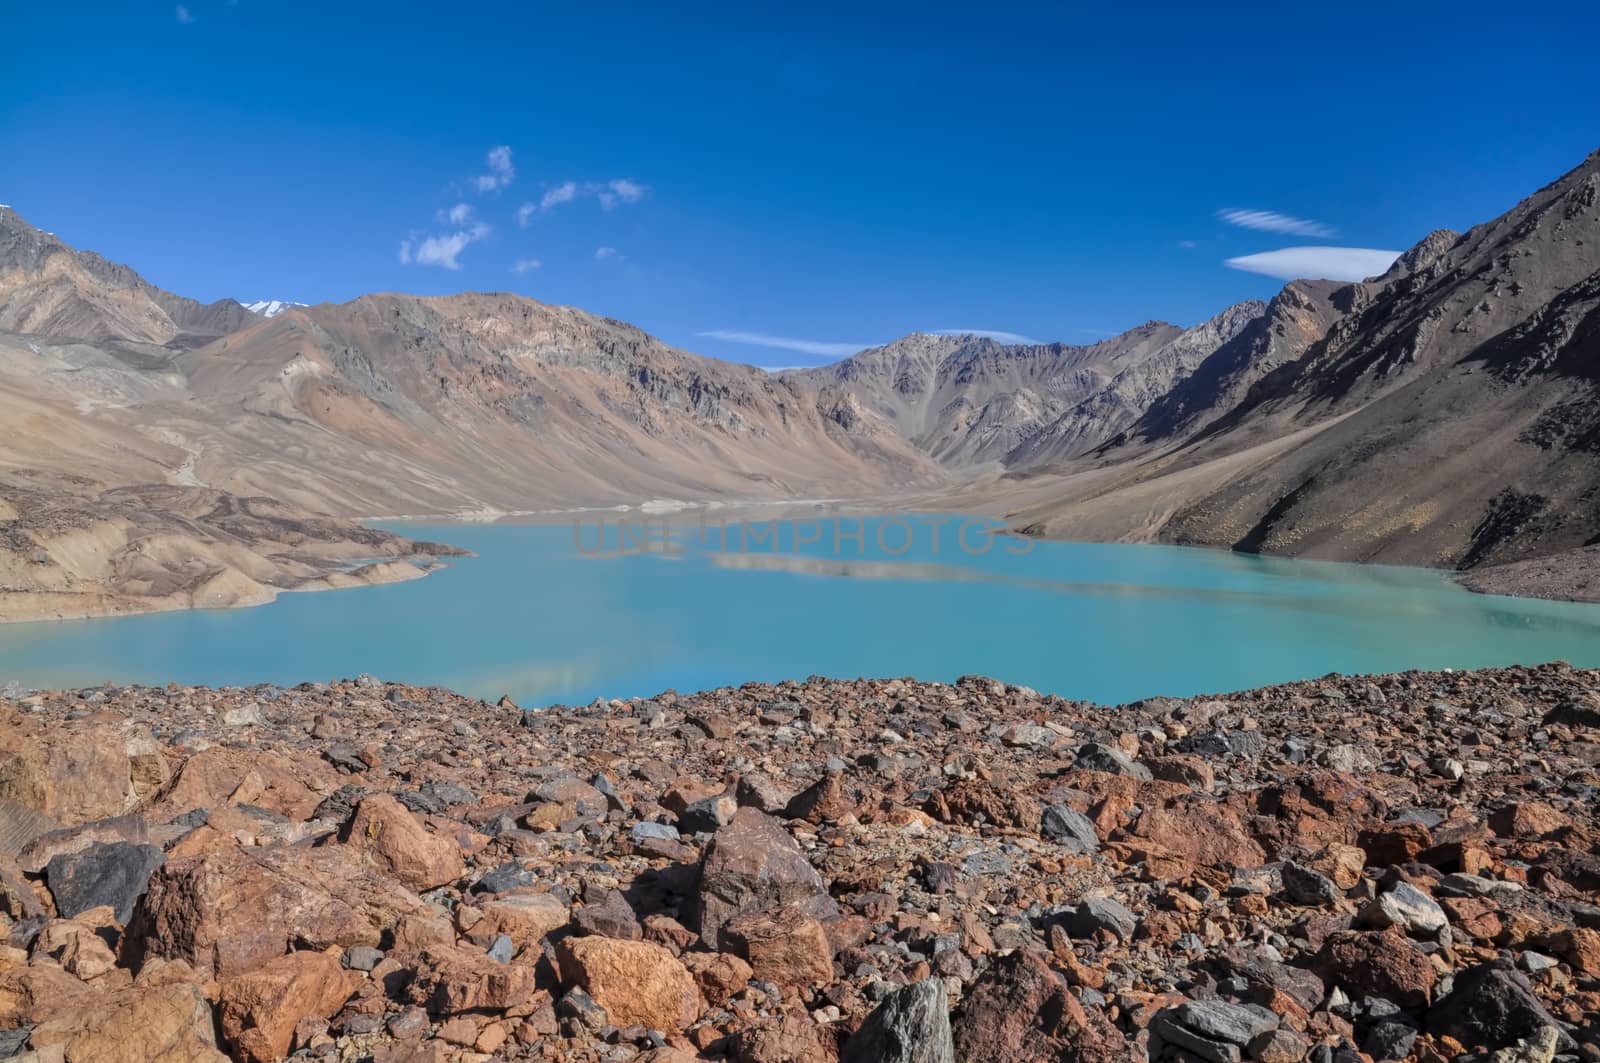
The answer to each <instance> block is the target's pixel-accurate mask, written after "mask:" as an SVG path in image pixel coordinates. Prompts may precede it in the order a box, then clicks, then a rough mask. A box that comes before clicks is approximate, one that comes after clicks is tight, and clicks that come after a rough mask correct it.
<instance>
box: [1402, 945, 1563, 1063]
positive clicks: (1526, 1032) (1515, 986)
mask: <svg viewBox="0 0 1600 1063" xmlns="http://www.w3.org/2000/svg"><path fill="white" fill-rule="evenodd" d="M1427 1024H1428V1032H1430V1033H1432V1034H1434V1035H1435V1036H1444V1037H1453V1038H1455V1039H1456V1040H1457V1041H1460V1042H1461V1043H1462V1044H1463V1045H1466V1046H1467V1047H1469V1048H1473V1047H1476V1048H1484V1049H1490V1050H1493V1049H1499V1048H1509V1047H1511V1046H1512V1045H1515V1044H1516V1043H1517V1042H1518V1041H1522V1040H1532V1039H1533V1038H1535V1037H1537V1036H1538V1035H1539V1033H1540V1031H1541V1030H1544V1029H1546V1028H1554V1029H1556V1030H1557V1031H1558V1033H1559V1035H1560V1036H1559V1038H1558V1047H1559V1048H1560V1049H1562V1050H1563V1051H1571V1050H1572V1048H1574V1047H1575V1045H1574V1043H1573V1041H1572V1038H1571V1036H1570V1035H1568V1034H1567V1033H1566V1031H1564V1030H1561V1028H1560V1027H1559V1026H1558V1025H1557V1024H1556V1020H1555V1018H1554V1017H1553V1016H1552V1015H1551V1014H1550V1012H1549V1011H1547V1010H1546V1009H1545V1006H1544V1005H1543V1004H1542V1003H1540V1002H1539V998H1538V997H1536V996H1534V993H1533V987H1532V986H1531V985H1529V983H1528V979H1527V976H1526V975H1524V974H1523V973H1522V972H1521V971H1518V970H1517V969H1516V968H1514V967H1513V966H1511V964H1510V963H1508V962H1506V961H1504V960H1492V961H1490V962H1488V963H1484V964H1479V965H1478V966H1476V967H1471V968H1468V969H1467V970H1465V971H1461V972H1460V973H1458V974H1457V975H1456V976H1455V981H1454V983H1453V985H1452V987H1451V989H1450V993H1449V995H1447V996H1445V997H1443V998H1441V999H1440V1001H1439V1002H1438V1003H1437V1004H1435V1005H1434V1006H1433V1007H1432V1008H1430V1009H1429V1010H1428V1015H1427Z"/></svg>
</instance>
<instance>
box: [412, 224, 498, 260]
mask: <svg viewBox="0 0 1600 1063" xmlns="http://www.w3.org/2000/svg"><path fill="white" fill-rule="evenodd" d="M490 231H491V230H490V228H489V227H488V226H487V225H485V224H483V223H482V222H479V223H478V224H476V225H474V226H472V228H470V229H462V230H459V231H457V232H453V233H440V234H438V235H436V236H427V237H421V238H418V237H412V238H410V239H408V240H402V241H401V242H400V261H401V263H402V264H404V265H412V264H416V265H418V266H443V267H444V268H445V269H450V270H457V269H460V268H461V252H463V251H465V250H466V249H467V247H468V246H469V245H471V244H474V243H477V242H478V241H479V240H482V239H483V238H484V237H486V236H488V235H489V233H490Z"/></svg>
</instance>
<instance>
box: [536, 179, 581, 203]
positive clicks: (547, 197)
mask: <svg viewBox="0 0 1600 1063" xmlns="http://www.w3.org/2000/svg"><path fill="white" fill-rule="evenodd" d="M577 198H578V182H576V181H563V182H562V183H561V184H558V185H556V186H555V187H554V188H551V189H548V190H547V191H546V192H545V194H544V198H542V199H540V200H539V209H540V210H549V209H550V208H551V207H556V206H560V205H561V204H562V203H571V202H572V201H573V200H574V199H577Z"/></svg>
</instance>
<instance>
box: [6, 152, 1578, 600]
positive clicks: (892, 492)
mask: <svg viewBox="0 0 1600 1063" xmlns="http://www.w3.org/2000/svg"><path fill="white" fill-rule="evenodd" d="M1597 200H1600V153H1596V154H1595V155H1591V156H1590V157H1589V158H1588V159H1587V160H1585V161H1584V162H1583V163H1582V164H1581V165H1580V166H1578V167H1577V168H1576V169H1574V170H1573V171H1572V172H1570V173H1568V174H1566V175H1565V176H1563V177H1562V178H1561V179H1559V180H1558V181H1555V182H1553V183H1551V184H1549V185H1547V186H1546V187H1544V188H1542V189H1540V190H1539V191H1537V192H1536V193H1534V194H1533V195H1531V196H1529V197H1528V198H1527V199H1525V200H1524V201H1523V202H1521V203H1520V204H1517V205H1516V206H1515V207H1514V208H1513V209H1511V210H1509V211H1508V212H1507V213H1506V214H1504V215H1502V216H1501V217H1499V218H1496V219H1494V220H1493V221H1490V222H1487V223H1485V224H1482V225H1479V226H1476V227H1474V228H1472V229H1471V230H1470V231H1468V232H1466V233H1464V234H1458V233H1455V232H1452V231H1449V230H1436V231H1434V232H1431V233H1429V234H1428V235H1427V236H1426V237H1424V238H1423V239H1422V240H1421V241H1419V242H1418V243H1417V244H1416V246H1415V247H1413V248H1412V249H1411V250H1410V251H1408V252H1407V253H1406V254H1404V255H1402V256H1401V257H1400V259H1399V260H1398V261H1397V262H1396V263H1395V264H1394V266H1393V267H1392V268H1391V269H1390V270H1389V271H1388V272H1386V273H1385V274H1384V275H1383V276H1381V277H1374V278H1369V279H1368V280H1366V281H1362V282H1357V283H1338V282H1331V281H1320V280H1299V281H1293V282H1291V283H1289V284H1287V285H1286V286H1285V287H1284V288H1283V289H1282V290H1281V291H1280V292H1279V293H1278V294H1277V295H1276V296H1275V297H1274V298H1273V299H1271V300H1270V301H1269V302H1267V303H1261V302H1255V301H1250V302H1243V303H1239V304H1237V305H1235V306H1232V307H1229V308H1227V309H1226V310H1224V311H1222V312H1221V313H1220V314H1218V315H1217V316H1215V317H1213V318H1211V319H1209V320H1207V321H1204V322H1201V323H1200V324H1197V325H1195V326H1193V327H1191V328H1187V329H1185V328H1181V327H1179V326H1176V325H1170V324H1165V323H1161V322H1150V323H1147V324H1145V325H1141V326H1139V327H1137V328H1134V329H1131V330H1129V331H1127V332H1125V333H1122V334H1120V335H1118V336H1114V337H1110V338H1108V339H1105V340H1102V341H1101V342H1098V343H1094V344H1089V345H1082V346H1072V345H1066V344H1059V343H1054V344H1023V345H1006V344H1002V343H999V342H997V341H995V340H993V339H989V338H984V337H979V336H971V335H967V336H946V335H926V334H912V335H910V336H907V337H905V338H903V339H900V340H897V341H895V342H894V343H890V344H887V345H885V346H883V347H878V348H874V349H871V350H867V351H863V352H861V353H860V354H858V355H856V356H854V357H852V358H849V359H845V360H844V361H841V362H838V363H836V364H833V365H829V366H823V367H819V368H815V369H809V370H798V371H790V372H786V373H782V374H778V375H772V374H769V373H767V372H764V371H762V370H760V369H756V368H753V367H749V366H743V365H736V364H731V363H727V362H722V361H718V360H715V359H710V358H704V357H701V356H698V355H694V354H690V353H687V352H684V351H680V350H677V349H674V348H672V347H669V346H667V345H666V344H663V343H661V342H660V341H658V340H656V339H655V338H654V337H652V336H650V335H648V334H646V333H644V332H642V331H641V330H639V329H637V328H635V327H633V326H631V325H628V324H625V323H623V322H619V321H615V320H612V319H609V318H604V317H600V316H597V315H594V314H590V313H587V312H585V311H582V310H578V309H574V308H571V307H559V306H550V305H546V304H543V303H539V302H536V301H534V300H531V299H527V298H523V297H521V296H517V295H511V294H504V293H488V294H474V293H466V294H460V295H453V296H444V297H429V298H424V297H416V296H407V295H398V294H376V295H368V296H363V297H361V298H358V299H355V300H353V301H351V302H348V303H343V304H330V303H323V304H319V305H316V306H302V305H297V304H288V303H282V302H273V303H265V302H264V303H261V304H252V307H251V308H247V307H244V306H241V305H240V304H238V303H235V302H233V301H231V300H223V301H220V302H217V303H212V304H209V305H202V304H200V303H197V302H195V301H193V300H190V299H186V298H183V297H181V296H177V295H173V294H171V293H168V292H165V291H163V290H161V289H159V288H157V287H156V286H154V285H152V284H150V283H148V282H147V281H145V280H144V279H143V278H141V277H140V276H139V275H138V274H137V273H135V272H134V271H133V270H132V269H130V268H128V267H125V266H119V265H115V264H113V263H110V262H108V261H106V260H105V259H103V258H101V257H100V256H98V255H95V254H93V253H91V252H82V251H75V250H73V249H72V248H70V247H68V246H67V245H66V244H65V243H63V242H62V241H61V240H59V239H58V238H56V237H54V236H52V235H50V234H46V233H42V232H40V231H38V230H37V229H35V228H33V227H32V226H30V225H29V224H27V222H25V221H24V220H23V219H22V218H20V217H19V216H18V215H17V214H16V213H15V212H13V211H11V210H9V209H0V423H3V426H4V429H5V431H4V433H3V435H0V498H6V499H13V500H15V499H21V498H23V497H24V496H27V497H33V498H35V499H37V498H39V497H42V496H41V495H40V493H41V492H42V493H43V495H44V496H48V495H50V494H51V493H52V492H56V493H60V494H63V495H66V496H69V498H70V500H72V505H71V506H69V507H68V508H69V509H70V510H71V511H73V512H76V513H79V514H80V515H83V519H84V520H85V521H86V522H87V523H88V524H92V525H93V526H94V527H95V528H97V529H98V530H97V531H96V532H95V534H94V536H91V537H90V538H91V539H92V540H93V541H95V542H99V543H100V544H101V546H100V547H99V549H100V550H101V554H100V555H98V556H96V557H95V558H94V559H93V561H92V563H87V562H86V563H85V564H84V565H83V566H80V568H79V569H78V570H77V575H76V576H75V577H74V578H76V579H80V580H81V581H82V582H81V584H78V585H74V584H72V583H71V581H70V580H68V581H66V582H63V579H62V577H64V576H66V575H69V574H70V573H67V572H65V571H62V572H52V571H50V570H49V569H48V566H46V567H45V568H40V567H37V566H38V564H41V563H35V562H30V563H28V564H22V563H19V562H18V560H17V559H18V558H20V557H22V556H24V554H27V555H28V556H33V554H34V553H35V552H38V551H42V552H43V553H44V554H45V555H48V556H51V557H54V556H57V554H56V553H55V552H52V542H50V541H47V540H48V539H49V537H50V535H51V534H56V533H51V532H49V531H48V530H47V529H45V528H44V527H42V526H37V525H34V526H29V525H25V524H20V523H16V522H15V521H14V522H13V524H12V525H11V526H10V534H11V539H10V541H11V542H12V543H13V545H14V548H15V549H16V550H21V551H23V553H18V554H16V555H15V556H13V557H11V558H10V559H9V561H8V562H7V567H6V569H5V571H6V572H7V573H9V575H8V576H7V579H8V580H9V581H10V582H9V583H8V585H7V586H8V589H10V590H12V591H15V592H26V593H40V592H47V591H48V592H50V593H73V590H72V587H73V586H78V589H80V590H82V591H84V592H85V593H95V594H105V593H111V594H112V596H113V597H117V598H118V599H119V600H127V598H128V596H129V595H137V594H140V593H155V592H154V591H152V590H151V589H150V588H153V587H155V586H156V585H157V584H159V585H161V586H168V587H170V586H171V585H172V583H171V579H170V578H169V577H171V576H172V574H173V573H179V574H181V577H180V578H179V583H183V582H185V581H187V585H188V586H190V587H191V589H192V587H193V586H196V585H199V584H198V583H197V582H196V581H199V583H204V582H206V581H210V582H211V583H215V582H216V580H217V579H218V578H219V577H221V576H222V575H223V574H224V570H225V569H226V570H229V571H235V572H237V571H243V568H241V565H242V562H235V561H228V560H226V559H225V558H226V557H227V556H235V555H225V554H218V553H216V552H215V551H213V550H212V549H211V547H210V546H206V545H205V543H206V542H208V541H209V540H208V539H207V536H208V535H210V534H211V533H210V532H208V531H205V530H204V529H203V528H202V527H201V526H200V525H197V524H194V523H193V522H192V521H190V522H189V523H184V522H183V521H179V522H178V525H179V526H182V527H187V528H189V529H190V530H191V532H192V533H193V534H192V536H191V538H190V540H189V541H188V544H187V548H188V549H189V551H190V554H189V555H185V556H179V555H180V554H181V553H182V551H181V550H175V551H169V555H170V556H171V557H172V560H171V562H170V564H168V565H167V566H166V569H165V571H166V573H167V575H166V576H163V577H162V579H161V580H155V581H150V580H143V581H141V580H140V579H137V578H134V577H133V576H131V575H130V574H129V573H130V572H131V571H132V570H131V569H129V568H128V567H126V566H123V567H118V566H117V565H114V564H110V563H109V562H108V561H107V558H106V556H105V554H104V552H105V551H106V550H109V549H117V550H122V549H125V548H132V547H130V546H129V544H127V543H124V544H123V545H120V546H115V547H112V546H109V545H107V544H111V543H118V542H121V540H120V539H118V535H119V534H120V532H119V533H116V534H112V533H109V532H107V530H106V529H107V528H109V527H110V524H108V523H107V522H108V521H118V520H120V521H122V524H121V525H118V527H124V526H125V527H128V528H134V529H139V528H148V527H150V526H151V525H150V524H149V522H148V521H147V520H145V518H137V519H136V518H135V517H134V516H133V515H132V513H131V509H130V508H129V507H132V506H133V500H134V499H135V498H142V499H144V500H145V502H141V503H140V507H142V508H141V509H140V512H142V513H145V514H149V513H153V512H155V511H156V510H157V509H159V505H156V506H154V507H152V505H151V504H146V503H147V502H148V501H149V500H151V499H155V500H158V501H159V500H162V499H166V500H168V501H171V499H170V498H169V496H167V495H163V494H161V493H160V492H159V491H156V492H155V493H149V492H151V491H152V490H153V489H155V488H185V489H194V490H198V491H203V492H212V493H213V495H210V496H206V497H207V498H212V499H213V502H212V503H208V504H215V505H223V506H224V508H233V509H237V508H239V507H241V506H252V505H257V504H258V503H259V504H262V505H265V504H267V500H276V501H272V502H271V504H272V505H276V506H282V507H283V510H282V512H283V513H284V515H285V518H286V519H288V520H291V521H304V520H307V519H310V518H312V517H314V516H315V515H319V514H320V515H327V516H331V517H334V518H338V517H345V518H350V517H370V516H378V515H424V514H426V515H443V516H457V517H469V518H477V517H484V516H490V517H492V516H496V515H501V514H506V513H539V512H556V511H564V510H570V509H572V508H575V507H585V506H614V505H637V504H640V503H644V502H648V501H652V500H678V501H682V502H714V501H795V500H844V499H858V500H861V499H871V500H875V502H876V504H879V505H882V506H884V507H885V508H893V507H894V506H896V505H902V504H904V505H918V506H924V507H930V508H941V509H967V508H974V509H983V510H987V511H995V512H1001V513H1005V514H1007V515H1009V517H1010V518H1011V519H1012V521H1013V522H1014V524H1015V526H1017V527H1019V528H1024V529H1027V530H1029V531H1032V532H1036V533H1041V534H1048V535H1054V536H1061V537H1067V538H1086V539H1122V540H1130V541H1146V540H1157V541H1165V542H1177V543H1194V544H1205V545H1214V546H1227V547H1234V548H1238V549H1244V550H1253V551H1266V552H1272V553H1280V554H1288V555H1303V556H1311V557H1321V558H1331V559H1340V560H1359V561H1387V562H1403V563H1420V564H1429V565H1442V566H1451V567H1458V568H1470V569H1478V570H1481V569H1484V568H1485V567H1488V566H1494V565H1498V564H1501V563H1510V562H1519V561H1526V560H1529V559H1538V558H1546V557H1550V556H1552V555H1562V556H1570V557H1573V558H1591V559H1592V558H1593V557H1595V556H1596V555H1595V553H1594V551H1593V550H1589V551H1586V552H1585V551H1582V550H1581V549H1580V548H1582V547H1584V546H1586V545H1588V546H1593V545H1595V544H1596V543H1600V442H1597V441H1600V412H1597V410H1600V401H1597V400H1600V395H1597V394H1596V388H1597V386H1600V351H1597V335H1600V203H1597ZM258 311H259V312H258ZM135 488H136V489H138V490H139V491H143V492H146V494H144V495H137V494H136V495H130V494H127V493H125V492H124V489H135ZM28 492H34V494H33V495H28ZM219 499H220V500H227V501H226V502H218V501H215V500H219ZM10 504H11V508H12V509H16V508H17V507H16V504H15V501H13V502H12V503H10ZM194 504H195V503H194V502H193V500H192V499H191V500H190V501H188V502H185V503H184V505H185V506H190V507H192V506H193V505H194ZM119 507H122V508H119ZM28 508H29V511H30V512H34V513H37V512H41V510H40V509H39V506H38V505H37V503H36V502H35V503H30V505H29V507H28ZM180 508H182V507H180ZM177 515H178V514H174V513H167V514H165V516H164V517H163V519H165V517H175V516H177ZM91 517H92V518H93V519H92V520H91V519H90V518H91ZM157 523H160V522H159V521H158V522H157ZM319 527H320V528H321V529H322V531H321V532H320V533H319V534H321V535H322V537H323V538H325V539H326V538H328V537H330V536H331V537H333V538H340V537H341V536H342V539H341V541H342V542H344V543H346V544H354V543H357V542H359V541H361V537H360V535H359V534H357V533H358V531H359V529H356V528H355V527H354V526H353V525H346V526H344V528H343V529H342V530H339V529H335V528H333V527H332V526H328V525H319ZM143 534H144V533H142V532H137V531H136V532H135V533H134V538H133V539H132V540H130V543H131V544H132V545H133V546H137V544H138V543H139V542H142V541H143V540H142V539H141V538H140V536H142V535H143ZM254 545H256V546H260V545H261V544H260V543H256V544H254ZM395 549H396V550H403V549H407V548H404V547H400V546H396V547H395ZM339 552H340V551H339V550H338V549H332V548H330V549H327V550H323V551H322V553H323V554H324V555H327V556H334V555H338V554H339ZM268 553H269V554H271V555H272V556H274V557H279V558H282V557H283V556H285V555H284V554H283V552H282V551H278V550H275V549H269V550H268ZM62 556H64V555H62ZM193 557H211V558H213V559H214V564H212V567H211V568H209V569H208V568H206V566H205V565H199V566H196V565H192V564H190V563H189V560H191V559H192V558H193ZM52 563H53V562H52ZM245 567H248V566H245ZM1515 571H1532V570H1531V569H1527V568H1522V569H1517V570H1515ZM1539 571H1540V572H1541V573H1542V574H1541V576H1540V580H1541V586H1548V585H1550V583H1551V578H1550V572H1551V566H1549V565H1546V566H1543V567H1541V568H1540V569H1539ZM91 573H99V575H98V576H96V575H91ZM264 574H265V573H263V575H264ZM300 575H302V576H305V577H306V578H307V579H309V578H310V575H309V574H308V573H306V572H301V573H300ZM275 578H277V582H278V584H279V585H292V584H293V582H294V581H293V579H290V578H287V577H286V576H285V574H284V572H283V571H280V572H278V573H277V574H276V577H275ZM318 578H320V577H318ZM106 579H111V580H112V581H113V582H115V584H116V587H115V588H114V589H112V590H111V591H109V592H108V591H107V588H106V587H105V586H101V585H98V584H97V583H96V581H97V580H100V581H103V580H106ZM229 579H232V576H231V575H230V576H229ZM258 582H259V580H258ZM269 582H270V581H269ZM1480 583H1481V584H1482V585H1485V586H1488V585H1495V586H1501V585H1502V584H1500V583H1498V582H1497V581H1496V580H1494V579H1487V578H1484V579H1480ZM1593 584H1594V581H1589V583H1588V584H1585V585H1593ZM164 593H165V596H166V597H167V598H168V599H169V600H176V599H173V598H171V593H170V591H169V592H164Z"/></svg>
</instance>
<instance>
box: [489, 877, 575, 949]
mask: <svg viewBox="0 0 1600 1063" xmlns="http://www.w3.org/2000/svg"><path fill="white" fill-rule="evenodd" d="M478 910H479V912H481V913H482V918H481V919H479V920H478V921H477V922H476V923H474V924H472V926H471V927H470V928H468V930H467V932H466V935H465V936H466V937H467V938H468V939H469V940H471V941H474V942H476V943H477V944H480V945H488V944H489V942H490V941H492V940H493V939H494V938H496V937H498V936H500V935H501V934H504V935H506V936H507V937H509V938H510V939H511V943H512V944H513V945H514V946H515V947H516V948H518V949H522V948H526V947H528V946H529V945H534V944H537V943H538V942H539V940H540V939H541V938H543V937H544V936H545V935H547V934H550V933H552V932H553V931H556V930H559V929H561V928H562V927H564V926H566V925H567V923H568V922H569V920H570V918H571V914H570V912H569V911H568V909H567V906H566V905H565V904H562V903H561V901H560V899H559V898H557V897H553V896H551V895H550V894H548V893H535V892H533V891H532V890H527V891H518V892H515V893H504V894H501V895H500V896H498V897H495V898H494V899H493V900H489V901H484V902H483V904H482V905H481V906H480V907H479V909H478Z"/></svg>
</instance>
